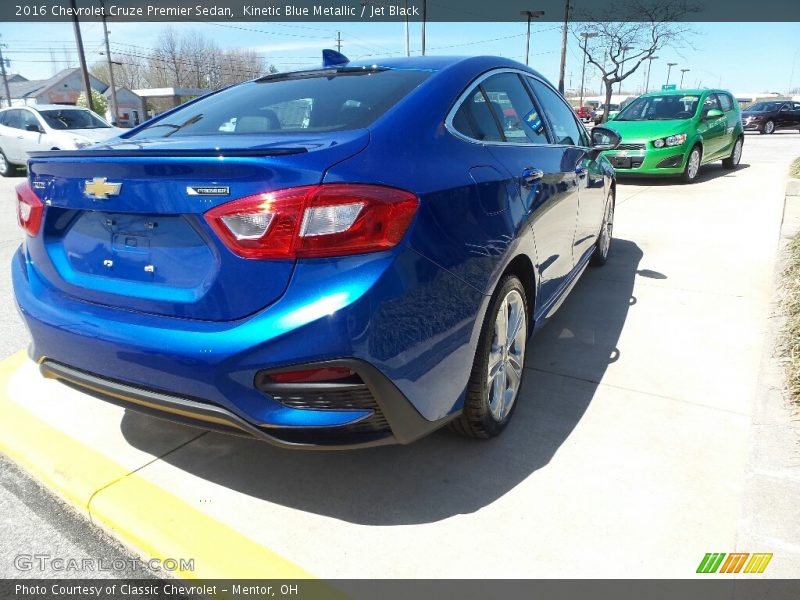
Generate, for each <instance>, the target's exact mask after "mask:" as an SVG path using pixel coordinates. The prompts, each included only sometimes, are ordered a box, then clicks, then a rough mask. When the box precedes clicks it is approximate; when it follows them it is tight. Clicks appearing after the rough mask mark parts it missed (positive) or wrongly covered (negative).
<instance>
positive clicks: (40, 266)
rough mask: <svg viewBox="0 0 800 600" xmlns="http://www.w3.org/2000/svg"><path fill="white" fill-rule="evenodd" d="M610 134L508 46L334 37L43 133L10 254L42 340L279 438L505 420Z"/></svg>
mask: <svg viewBox="0 0 800 600" xmlns="http://www.w3.org/2000/svg"><path fill="white" fill-rule="evenodd" d="M618 143H619V138H618V136H616V134H615V133H614V132H613V131H610V130H607V129H604V128H602V127H597V128H595V129H594V130H593V132H592V135H591V137H590V136H589V135H588V134H587V132H586V130H585V129H584V127H583V125H582V124H581V123H580V122H579V121H578V120H577V118H576V117H575V114H574V111H573V110H572V108H571V107H570V105H569V104H568V103H567V102H565V101H564V99H563V97H562V96H561V95H560V94H559V93H558V92H557V91H556V90H555V89H554V88H553V87H552V86H551V85H550V83H548V81H547V80H546V79H545V78H544V77H542V76H541V75H540V74H538V73H537V72H536V71H534V70H531V69H529V68H527V67H525V66H523V65H521V64H519V63H516V62H514V61H511V60H507V59H503V58H495V57H471V58H452V57H448V58H443V57H420V58H403V59H392V60H385V61H381V62H379V63H377V64H376V63H373V62H369V63H354V62H349V61H348V60H347V59H346V57H344V56H342V55H340V54H337V53H334V52H331V51H326V52H325V64H324V65H323V66H322V67H321V68H316V69H310V70H304V71H296V72H288V73H278V74H270V75H267V76H265V77H262V78H260V79H257V80H254V81H249V82H245V83H242V84H239V85H235V86H232V87H229V88H226V89H223V90H221V91H218V92H215V93H212V94H209V95H206V96H203V97H201V98H198V99H196V100H194V101H192V102H189V103H186V104H184V105H182V106H180V107H178V108H175V109H173V110H171V111H169V112H167V113H164V114H162V115H159V116H158V117H156V118H155V119H152V120H150V121H148V122H147V123H145V124H143V125H142V126H140V127H138V128H136V129H133V130H130V131H128V132H127V133H125V134H123V135H121V136H120V137H118V138H115V139H114V140H111V141H110V142H107V143H106V144H105V145H103V146H94V147H91V148H87V149H83V150H77V151H62V152H40V153H36V154H34V155H33V156H32V158H31V160H30V162H29V168H28V171H29V177H28V180H27V181H26V182H24V183H21V184H20V185H19V186H18V187H17V207H18V218H19V222H20V225H21V227H22V228H23V229H24V230H25V233H26V237H25V241H24V243H23V244H22V246H21V247H20V249H19V251H18V252H17V253H16V255H15V257H14V259H13V265H12V267H13V283H14V290H15V294H16V299H17V303H18V306H19V309H20V311H21V313H22V315H23V317H24V320H25V322H26V324H27V326H28V328H29V329H30V332H31V336H32V338H33V343H32V345H31V348H30V354H31V357H32V358H33V359H34V360H35V361H37V363H38V364H39V365H40V369H41V372H42V374H43V375H44V376H45V377H49V378H54V379H57V380H60V381H62V382H64V383H66V384H68V385H70V386H73V387H77V388H79V389H81V390H84V391H86V392H87V393H89V394H93V395H95V396H96V397H98V398H101V399H104V400H106V401H109V402H113V403H117V404H120V405H122V406H125V407H126V408H130V409H134V410H139V411H143V412H146V413H151V414H155V415H157V416H163V417H166V418H169V419H173V420H177V421H181V422H185V423H189V424H194V425H201V426H203V427H205V428H209V429H217V430H222V431H228V432H234V433H240V434H246V435H250V436H254V437H256V438H259V439H262V440H265V441H268V442H271V443H274V444H277V445H279V446H284V447H292V448H295V447H309V448H320V447H321V448H352V447H363V446H374V445H381V444H387V443H409V442H411V441H413V440H415V439H418V438H419V437H421V436H423V435H425V434H427V433H430V432H432V431H434V430H436V429H438V428H440V427H442V426H443V425H445V424H450V425H451V427H452V428H453V429H455V430H456V431H458V432H460V433H462V434H464V435H468V436H471V437H476V438H487V437H492V436H496V435H498V434H499V433H500V432H501V431H502V430H503V429H504V428H505V426H506V425H507V424H508V422H509V419H510V418H511V417H512V415H513V412H514V408H515V406H516V400H517V396H518V394H519V390H520V386H521V384H522V380H523V376H524V372H525V370H524V363H525V356H526V352H527V351H528V350H530V347H531V341H530V336H531V335H532V334H533V333H534V331H535V330H536V329H538V328H539V327H541V326H542V325H543V324H544V323H545V321H546V320H547V318H548V317H550V316H551V315H552V314H553V313H554V312H555V311H556V309H557V308H558V306H559V305H560V304H561V302H562V301H563V300H564V298H565V297H566V295H567V293H568V292H569V291H570V289H571V288H572V287H573V285H574V284H575V282H576V281H577V279H578V278H579V276H580V275H581V273H582V272H583V271H584V269H585V268H586V267H587V265H588V264H589V263H595V264H597V265H601V264H603V263H605V262H606V259H607V257H608V254H609V248H610V245H611V235H612V226H613V218H614V197H615V185H616V184H615V179H614V172H613V170H612V168H611V167H610V165H609V163H608V162H607V161H606V159H605V158H603V156H602V154H601V151H602V150H607V149H611V148H613V147H615V145H616V144H618Z"/></svg>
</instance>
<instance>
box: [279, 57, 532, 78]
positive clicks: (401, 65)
mask: <svg viewBox="0 0 800 600" xmlns="http://www.w3.org/2000/svg"><path fill="white" fill-rule="evenodd" d="M455 65H462V66H465V67H470V66H471V67H474V68H475V70H476V72H481V71H488V70H490V69H502V68H510V69H520V70H522V71H528V72H530V73H533V74H535V75H538V76H539V77H542V78H543V76H542V75H541V74H540V73H539V72H538V71H536V70H535V69H532V68H531V67H529V66H526V65H523V64H522V63H519V62H517V61H515V60H512V59H510V58H504V57H502V56H403V57H397V58H368V59H363V60H352V61H350V62H348V63H347V64H346V65H342V66H345V67H347V68H353V67H355V68H358V67H365V68H374V67H385V68H387V69H395V70H398V71H400V70H408V71H432V72H437V71H443V70H445V69H447V68H449V67H453V66H455ZM321 70H324V67H322V66H316V67H311V68H308V69H298V70H296V71H287V72H286V73H304V72H314V71H321ZM281 74H282V73H277V75H281Z"/></svg>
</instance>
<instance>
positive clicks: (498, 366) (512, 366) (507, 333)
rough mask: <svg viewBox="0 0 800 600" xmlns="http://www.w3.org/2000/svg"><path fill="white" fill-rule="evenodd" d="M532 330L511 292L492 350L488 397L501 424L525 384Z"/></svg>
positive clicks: (501, 309) (502, 307) (519, 298)
mask: <svg viewBox="0 0 800 600" xmlns="http://www.w3.org/2000/svg"><path fill="white" fill-rule="evenodd" d="M527 334H528V326H527V315H526V314H525V302H524V301H523V299H522V296H521V295H520V293H519V292H518V291H516V290H511V291H510V292H508V294H506V296H505V298H503V301H502V302H501V304H500V307H499V310H498V311H497V318H496V319H495V323H494V337H493V339H492V346H491V349H490V350H489V361H488V378H487V381H488V394H489V410H490V411H491V413H492V417H493V418H494V419H495V420H496V421H498V422H500V421H502V420H503V419H504V418H505V417H506V416H507V415H508V413H509V412H510V411H511V407H512V406H514V401H515V400H516V398H517V393H518V392H519V386H520V383H521V381H522V368H523V365H524V364H525V341H526V339H527Z"/></svg>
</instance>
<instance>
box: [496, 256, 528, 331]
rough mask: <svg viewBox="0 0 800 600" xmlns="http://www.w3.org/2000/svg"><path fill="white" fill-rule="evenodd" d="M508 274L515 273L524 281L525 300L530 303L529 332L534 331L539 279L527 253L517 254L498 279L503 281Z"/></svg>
mask: <svg viewBox="0 0 800 600" xmlns="http://www.w3.org/2000/svg"><path fill="white" fill-rule="evenodd" d="M506 275H515V276H516V277H517V279H519V280H520V282H521V283H522V287H523V289H524V290H525V300H526V301H527V303H528V306H527V309H528V333H529V334H530V333H531V332H532V331H533V315H534V313H535V309H536V289H537V279H536V270H535V269H534V268H533V261H531V258H530V257H529V256H528V255H527V254H517V255H516V256H515V257H514V258H512V259H511V262H509V263H508V265H506V268H505V269H504V270H503V274H502V275H501V276H500V278H499V279H498V281H502V280H503V277H505V276H506Z"/></svg>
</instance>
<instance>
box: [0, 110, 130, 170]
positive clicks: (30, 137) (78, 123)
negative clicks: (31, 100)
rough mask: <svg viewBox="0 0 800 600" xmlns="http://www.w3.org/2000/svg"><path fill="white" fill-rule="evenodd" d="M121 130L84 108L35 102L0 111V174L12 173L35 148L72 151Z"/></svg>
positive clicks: (118, 132) (106, 138)
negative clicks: (32, 104)
mask: <svg viewBox="0 0 800 600" xmlns="http://www.w3.org/2000/svg"><path fill="white" fill-rule="evenodd" d="M123 131H125V130H124V129H120V128H118V127H112V126H111V125H109V124H108V123H107V122H106V121H105V120H103V119H102V118H101V117H99V116H98V115H96V114H95V113H93V112H92V111H90V110H88V109H86V108H80V107H77V106H68V105H61V104H37V105H35V106H20V107H12V108H6V109H3V110H0V175H2V176H3V177H7V176H8V175H11V174H13V172H14V171H15V170H16V167H17V166H21V165H24V164H25V163H26V162H27V160H28V156H29V154H30V153H31V152H35V151H37V150H76V149H79V148H85V147H86V146H89V145H91V144H93V143H95V142H103V141H106V140H108V139H110V138H112V137H114V136H116V135H119V134H120V133H122V132H123Z"/></svg>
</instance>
